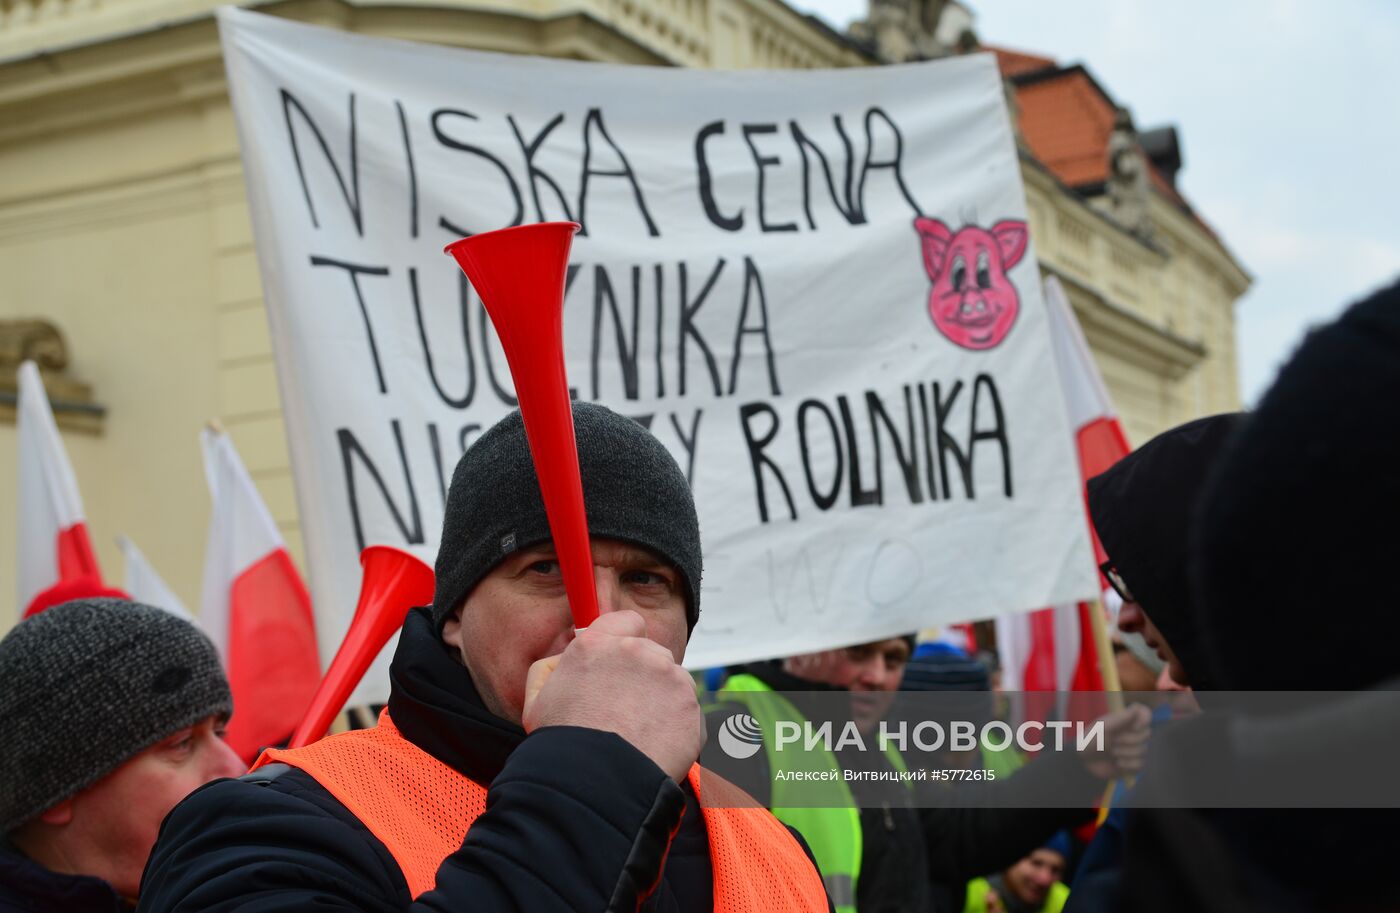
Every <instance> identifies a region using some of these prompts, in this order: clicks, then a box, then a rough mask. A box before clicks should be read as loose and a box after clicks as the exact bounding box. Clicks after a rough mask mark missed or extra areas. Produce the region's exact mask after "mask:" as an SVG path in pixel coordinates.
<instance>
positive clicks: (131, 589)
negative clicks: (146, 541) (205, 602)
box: [117, 536, 194, 622]
mask: <svg viewBox="0 0 1400 913" xmlns="http://www.w3.org/2000/svg"><path fill="white" fill-rule="evenodd" d="M117 547H118V548H120V549H121V550H122V557H123V558H125V559H126V591H127V593H129V594H131V598H132V599H134V600H136V601H137V602H140V603H144V604H145V605H149V606H155V607H156V608H158V609H165V611H167V612H169V613H170V614H171V615H174V616H175V617H176V618H183V619H184V620H185V621H188V622H194V617H193V616H192V615H190V610H189V609H187V608H185V604H184V603H183V602H181V601H180V597H179V596H176V595H175V591H174V590H172V589H171V588H170V585H169V584H167V583H166V582H165V580H164V578H162V577H161V576H160V574H158V573H156V569H155V568H154V567H152V566H151V563H150V562H149V561H147V560H146V556H145V555H144V554H142V553H141V550H140V549H139V548H137V547H136V543H135V542H132V541H131V540H130V539H128V538H127V537H126V536H118V537H117Z"/></svg>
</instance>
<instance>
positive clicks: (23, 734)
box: [0, 599, 233, 834]
mask: <svg viewBox="0 0 1400 913" xmlns="http://www.w3.org/2000/svg"><path fill="white" fill-rule="evenodd" d="M232 710H233V698H232V696H231V695H230V693H229V687H228V680H227V679H226V678H224V673H223V669H222V668H221V667H220V666H219V657H218V654H217V653H216V652H215V651H214V645H213V644H211V643H210V642H209V639H208V638H207V637H205V636H204V634H203V633H201V632H200V631H199V630H198V629H197V628H195V626H194V625H192V624H190V623H189V622H187V621H184V620H182V619H180V618H176V617H175V616H174V615H171V614H170V613H169V612H164V611H161V610H160V609H156V608H152V607H151V606H148V605H142V604H140V603H137V602H130V601H128V600H125V599H78V600H74V601H72V602H65V603H63V604H62V605H57V606H54V607H53V608H50V609H47V610H46V611H43V612H40V613H39V614H38V615H34V616H32V617H30V618H27V619H25V620H24V621H21V622H20V623H19V624H18V625H16V626H15V627H14V628H13V629H12V630H11V631H10V633H9V634H7V635H5V638H4V640H0V720H3V721H4V726H5V728H4V739H3V741H0V834H8V833H9V832H10V831H12V830H14V829H15V828H16V827H18V826H19V825H21V824H24V823H26V822H28V821H30V820H31V819H33V818H34V817H36V816H37V815H39V814H41V813H42V812H44V811H45V810H47V809H49V808H51V807H53V806H54V805H55V804H57V803H59V802H61V801H63V800H64V799H67V798H69V797H71V796H73V795H74V794H76V793H78V792H80V791H82V790H83V789H85V788H87V787H88V786H91V785H92V784H93V783H96V782H97V781H98V780H100V779H102V778H103V777H105V776H106V775H107V774H109V773H111V772H112V771H113V770H115V769H116V768H117V767H119V766H120V765H121V764H122V763H124V762H125V761H127V760H128V759H130V758H131V757H133V756H135V755H136V754H138V753H140V752H141V751H142V750H144V749H146V748H148V747H150V746H151V745H154V744H155V743H156V742H159V741H160V740H161V739H163V738H165V737H166V736H168V735H170V734H171V733H173V732H177V731H179V730H180V729H183V728H184V727H186V726H190V725H192V724H194V723H197V722H199V721H200V720H202V719H204V718H206V717H210V716H215V715H223V716H227V715H228V714H229V713H231V712H232Z"/></svg>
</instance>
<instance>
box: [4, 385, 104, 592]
mask: <svg viewBox="0 0 1400 913" xmlns="http://www.w3.org/2000/svg"><path fill="white" fill-rule="evenodd" d="M15 424H16V426H17V434H16V437H17V439H18V441H19V499H18V501H17V505H18V508H19V509H18V518H19V524H18V526H19V530H18V532H19V563H18V565H17V567H16V569H15V570H16V573H15V579H16V582H17V583H18V585H19V586H18V588H19V600H18V602H17V603H16V604H17V605H20V606H23V607H24V615H25V617H26V618H27V617H28V616H30V615H33V614H34V613H36V612H39V611H42V610H43V609H45V608H48V607H49V606H51V605H57V604H58V603H60V602H65V601H67V599H77V598H80V597H83V596H93V595H108V594H110V593H115V592H117V591H115V590H110V591H109V590H107V589H106V587H105V585H104V584H103V582H102V570H101V568H99V567H98V566H97V555H96V554H95V553H94V552H93V550H92V541H91V540H90V539H89V538H88V530H87V518H86V517H85V516H84V514H83V499H82V497H81V496H80V495H79V494H78V480H77V478H76V477H75V476H74V475H73V466H72V464H71V463H69V462H68V452H67V451H66V450H64V448H63V439H62V438H61V437H59V434H58V425H57V424H55V423H54V420H53V411H52V410H51V409H50V408H49V397H48V394H47V393H46V392H45V391H44V380H43V378H42V377H41V376H40V375H39V368H38V366H37V365H35V364H34V362H32V361H26V362H24V363H23V364H21V365H20V366H19V402H18V404H17V407H16V420H15Z"/></svg>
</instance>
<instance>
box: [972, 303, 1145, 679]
mask: <svg viewBox="0 0 1400 913" xmlns="http://www.w3.org/2000/svg"><path fill="white" fill-rule="evenodd" d="M1045 304H1046V309H1047V311H1048V313H1049V317H1050V337H1051V341H1052V346H1053V349H1054V352H1055V365H1056V367H1057V368H1058V370H1059V375H1060V386H1061V389H1063V390H1064V395H1065V408H1066V411H1067V414H1068V416H1069V421H1070V426H1071V427H1072V428H1074V435H1075V444H1076V447H1077V449H1078V452H1079V474H1080V477H1081V478H1082V479H1083V480H1084V481H1086V482H1087V481H1088V480H1089V479H1090V478H1091V477H1093V476H1096V475H1098V474H1099V473H1101V472H1103V471H1104V470H1106V469H1108V467H1110V466H1112V465H1113V464H1114V463H1116V462H1118V461H1119V460H1120V459H1122V458H1123V457H1124V456H1126V455H1127V453H1128V451H1129V450H1131V449H1132V448H1131V447H1129V446H1128V438H1127V436H1126V435H1125V434H1124V433H1123V426H1122V425H1121V424H1120V423H1119V421H1118V413H1117V412H1116V411H1114V408H1113V403H1112V402H1110V401H1109V398H1108V389H1107V388H1106V387H1105V386H1104V383H1103V378H1102V377H1100V376H1099V371H1098V368H1097V367H1096V366H1095V364H1094V360H1093V357H1092V356H1091V355H1090V354H1089V344H1088V343H1087V342H1085V340H1084V332H1083V330H1081V329H1080V328H1079V322H1078V321H1077V320H1075V318H1074V312H1073V311H1072V310H1071V309H1070V304H1069V299H1067V298H1066V297H1065V292H1064V289H1063V288H1062V287H1061V286H1060V283H1059V280H1057V279H1056V278H1055V277H1054V276H1051V277H1049V278H1047V279H1046V280H1045ZM1084 519H1085V523H1087V524H1088V526H1089V535H1090V536H1091V537H1092V539H1093V542H1094V555H1095V561H1096V562H1097V563H1102V562H1103V561H1105V560H1106V557H1105V555H1104V551H1103V546H1102V545H1101V544H1100V543H1099V538H1098V535H1097V534H1095V532H1094V526H1093V524H1092V523H1090V522H1089V515H1088V506H1087V504H1086V506H1085V513H1084ZM1100 583H1101V584H1102V583H1103V582H1102V581H1100ZM1092 611H1102V610H1101V609H1099V608H1097V607H1095V606H1091V605H1090V604H1088V603H1084V602H1081V603H1079V604H1078V605H1069V606H1055V607H1054V608H1048V609H1039V610H1037V611H1034V612H1030V613H1027V614H1023V615H1003V616H1001V617H999V618H998V619H997V622H996V629H997V646H998V648H999V649H1000V652H1001V660H1002V687H1004V688H1005V689H1006V690H1007V691H1101V690H1103V675H1102V673H1101V672H1100V671H1099V669H1100V667H1099V658H1098V651H1097V649H1096V648H1095V646H1094V632H1093V628H1092V626H1091V620H1090V616H1089V613H1090V612H1092Z"/></svg>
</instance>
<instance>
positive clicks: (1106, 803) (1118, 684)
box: [1089, 599, 1133, 824]
mask: <svg viewBox="0 0 1400 913" xmlns="http://www.w3.org/2000/svg"><path fill="white" fill-rule="evenodd" d="M1089 629H1090V630H1091V631H1092V632H1093V634H1094V652H1096V653H1098V655H1099V675H1100V676H1102V677H1103V690H1104V694H1105V698H1106V699H1107V701H1108V710H1109V712H1110V713H1117V712H1118V711H1119V710H1122V709H1123V682H1122V681H1121V680H1120V679H1119V678H1118V663H1117V661H1116V660H1114V658H1113V642H1112V641H1111V640H1109V637H1108V623H1107V622H1106V621H1105V620H1104V609H1103V603H1102V602H1101V601H1099V600H1097V599H1095V600H1093V601H1091V602H1090V603H1089ZM1117 784H1118V781H1117V780H1109V781H1108V785H1107V786H1105V787H1104V792H1103V798H1102V799H1101V800H1099V814H1098V821H1097V823H1098V824H1102V823H1103V820H1104V819H1105V818H1107V817H1108V810H1109V809H1110V808H1111V807H1112V806H1113V793H1114V792H1115V791H1116V789H1117ZM1123 785H1124V786H1127V787H1131V786H1132V785H1133V778H1132V777H1124V778H1123Z"/></svg>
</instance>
